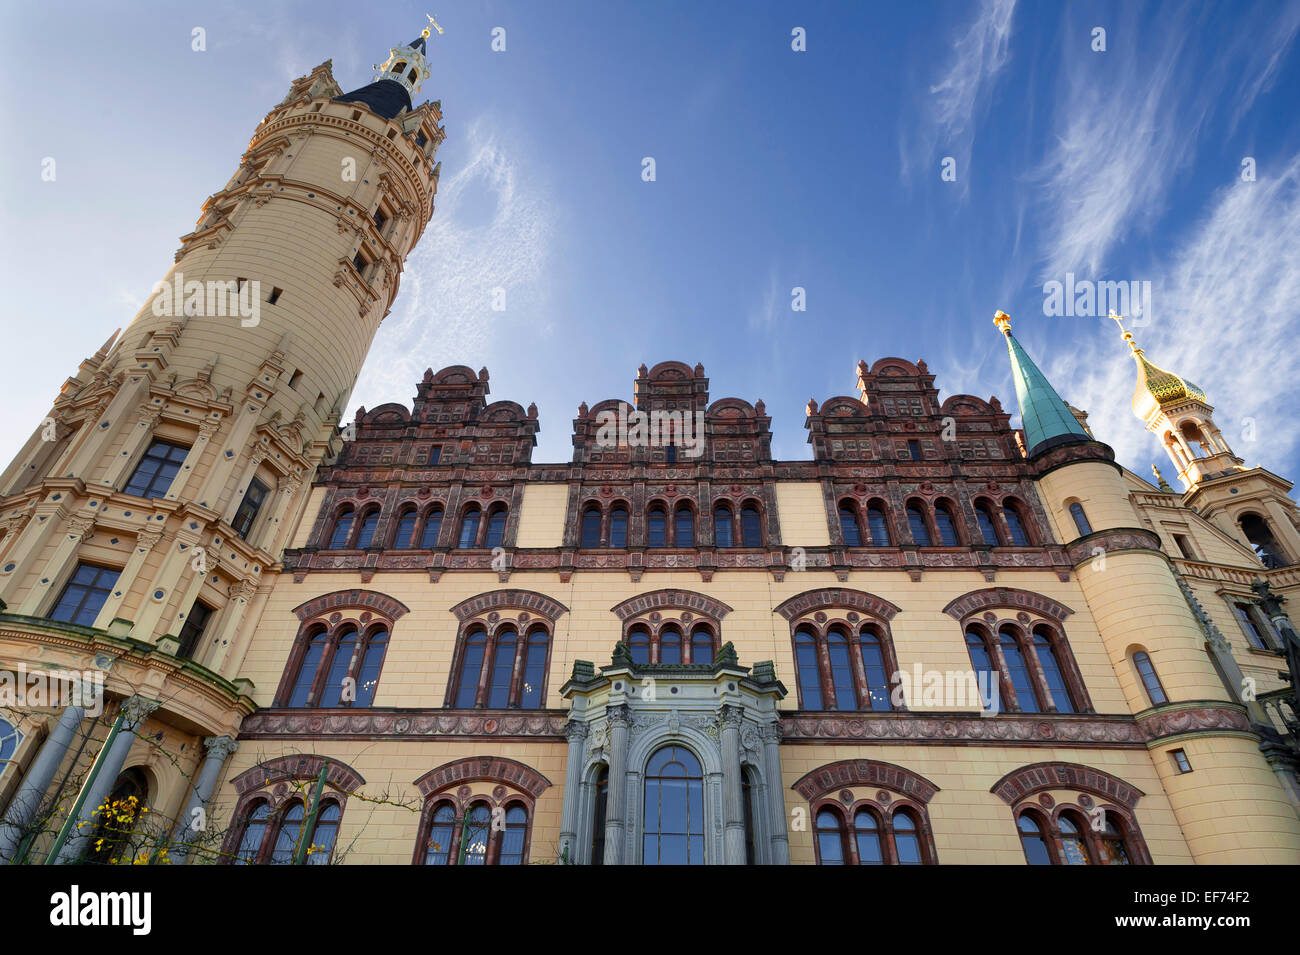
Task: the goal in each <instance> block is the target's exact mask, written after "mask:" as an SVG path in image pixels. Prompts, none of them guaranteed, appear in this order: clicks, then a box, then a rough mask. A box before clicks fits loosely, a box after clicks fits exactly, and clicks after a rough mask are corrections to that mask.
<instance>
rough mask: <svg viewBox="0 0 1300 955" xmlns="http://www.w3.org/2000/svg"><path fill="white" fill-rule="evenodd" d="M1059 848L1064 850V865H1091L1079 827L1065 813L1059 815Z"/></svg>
mask: <svg viewBox="0 0 1300 955" xmlns="http://www.w3.org/2000/svg"><path fill="white" fill-rule="evenodd" d="M1060 823H1061V848H1062V849H1064V850H1065V864H1066V865H1091V864H1092V859H1091V857H1090V856H1089V855H1088V846H1087V844H1086V843H1085V842H1084V840H1083V834H1082V832H1081V831H1080V829H1079V826H1078V825H1077V824H1076V823H1075V822H1074V820H1072V819H1071V818H1070V816H1069V815H1068V814H1066V813H1062V814H1061V819H1060Z"/></svg>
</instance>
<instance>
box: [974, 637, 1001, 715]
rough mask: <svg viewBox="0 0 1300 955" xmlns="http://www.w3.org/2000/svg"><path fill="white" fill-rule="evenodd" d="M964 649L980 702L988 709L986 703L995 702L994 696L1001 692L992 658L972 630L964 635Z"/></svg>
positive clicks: (985, 646)
mask: <svg viewBox="0 0 1300 955" xmlns="http://www.w3.org/2000/svg"><path fill="white" fill-rule="evenodd" d="M966 649H967V650H969V651H970V662H971V666H972V667H974V668H975V676H976V678H977V682H978V684H979V692H980V695H981V697H982V700H981V702H982V703H983V704H985V707H986V708H988V706H987V704H988V702H989V701H993V700H996V698H997V697H996V694H997V693H999V692H1001V686H1002V684H1001V682H1000V681H999V679H998V673H997V669H996V668H995V667H994V666H993V657H992V656H991V655H990V654H989V648H988V646H987V645H986V644H985V643H984V638H983V637H981V636H980V635H979V634H978V633H976V632H975V631H974V630H970V631H967V633H966Z"/></svg>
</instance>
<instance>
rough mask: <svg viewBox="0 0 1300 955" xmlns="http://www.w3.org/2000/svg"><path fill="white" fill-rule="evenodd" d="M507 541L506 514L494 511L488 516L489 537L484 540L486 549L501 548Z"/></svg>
mask: <svg viewBox="0 0 1300 955" xmlns="http://www.w3.org/2000/svg"><path fill="white" fill-rule="evenodd" d="M505 540H506V512H505V511H493V512H492V513H491V514H490V515H489V516H488V526H487V535H486V536H485V537H484V539H483V546H484V547H500V546H501V545H502V544H504V543H505Z"/></svg>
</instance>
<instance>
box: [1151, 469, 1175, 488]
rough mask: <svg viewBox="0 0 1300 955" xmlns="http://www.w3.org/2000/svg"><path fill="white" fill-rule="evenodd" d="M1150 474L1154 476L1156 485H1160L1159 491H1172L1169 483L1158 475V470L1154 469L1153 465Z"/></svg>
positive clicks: (1161, 475) (1162, 476)
mask: <svg viewBox="0 0 1300 955" xmlns="http://www.w3.org/2000/svg"><path fill="white" fill-rule="evenodd" d="M1151 473H1152V474H1154V475H1155V476H1156V483H1157V484H1159V485H1160V490H1162V491H1172V490H1173V488H1171V487H1170V486H1169V482H1168V481H1166V480H1165V476H1164V475H1163V474H1161V473H1160V469H1159V468H1158V467H1156V466H1155V465H1154V464H1153V465H1151Z"/></svg>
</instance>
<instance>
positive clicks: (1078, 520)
mask: <svg viewBox="0 0 1300 955" xmlns="http://www.w3.org/2000/svg"><path fill="white" fill-rule="evenodd" d="M1070 516H1071V517H1073V518H1074V526H1075V527H1077V528H1078V529H1079V535H1080V536H1081V537H1082V536H1086V535H1088V534H1091V533H1092V525H1091V524H1089V523H1088V515H1087V514H1085V513H1083V505H1082V504H1080V503H1079V502H1078V501H1075V502H1074V503H1073V504H1071V505H1070Z"/></svg>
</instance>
